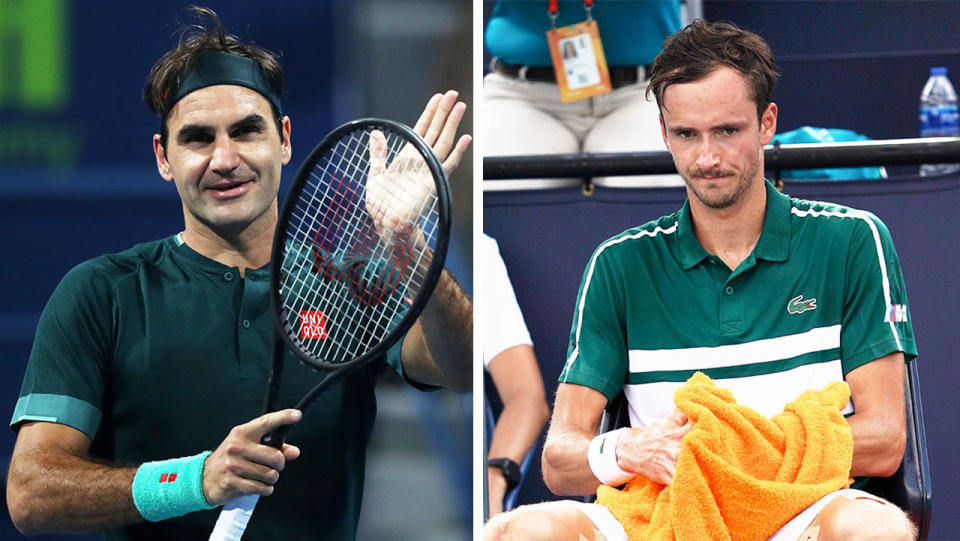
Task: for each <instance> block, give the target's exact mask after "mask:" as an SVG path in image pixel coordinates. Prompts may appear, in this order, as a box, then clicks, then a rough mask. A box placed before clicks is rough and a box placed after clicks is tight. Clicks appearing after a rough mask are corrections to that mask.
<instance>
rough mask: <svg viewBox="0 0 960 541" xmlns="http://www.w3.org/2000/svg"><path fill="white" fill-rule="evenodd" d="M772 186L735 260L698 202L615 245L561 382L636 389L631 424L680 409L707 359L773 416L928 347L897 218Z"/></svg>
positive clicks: (608, 391)
mask: <svg viewBox="0 0 960 541" xmlns="http://www.w3.org/2000/svg"><path fill="white" fill-rule="evenodd" d="M766 190H767V210H766V217H765V218H764V224H763V232H762V234H761V235H760V239H759V241H758V242H757V246H756V247H755V248H754V250H753V253H751V254H750V255H749V257H747V259H745V260H744V261H743V262H742V263H741V264H740V266H738V267H737V268H736V269H735V270H733V271H730V269H729V268H728V267H727V266H726V265H724V264H723V262H722V261H721V260H720V259H719V258H718V257H716V256H714V255H711V254H709V253H708V252H707V251H706V250H704V249H703V247H702V246H701V245H700V243H699V241H698V240H697V238H696V236H694V232H693V227H692V222H691V220H690V207H689V203H684V206H683V208H681V209H680V210H679V211H678V212H676V213H674V214H671V215H669V216H664V217H662V218H660V219H659V220H656V221H653V222H650V223H647V224H644V225H642V226H640V227H636V228H633V229H628V230H627V231H624V232H623V233H621V234H619V235H617V236H615V237H613V238H611V239H609V240H607V241H606V242H604V243H603V244H601V245H600V247H599V248H597V250H596V251H595V252H594V254H593V256H592V257H591V258H590V261H589V263H588V264H587V268H586V271H585V272H584V275H583V279H582V281H581V282H580V291H579V293H578V295H577V304H576V308H575V310H574V315H573V327H572V330H571V332H570V345H569V349H568V354H567V362H566V366H565V367H564V369H563V372H562V373H561V374H560V382H561V383H575V384H579V385H585V386H588V387H591V388H593V389H596V390H598V391H600V392H602V393H603V394H604V395H606V396H607V398H608V399H611V398H613V397H614V396H615V395H616V394H617V393H618V392H620V390H621V389H624V391H625V393H626V395H627V398H628V401H629V403H630V418H631V423H632V424H633V425H634V426H643V425H646V424H649V423H651V422H653V421H654V420H656V419H658V418H660V417H662V416H664V415H666V414H667V413H668V412H669V411H671V410H672V409H673V408H674V405H673V393H674V391H675V390H676V389H677V387H679V386H680V385H682V384H683V382H685V381H686V380H687V378H689V377H690V376H691V375H692V374H693V373H694V372H695V371H697V370H701V371H703V372H705V373H706V374H707V375H708V376H710V377H711V378H713V379H714V380H716V381H717V384H718V385H720V386H722V387H727V388H729V389H730V390H732V391H733V393H734V396H735V397H736V398H737V400H738V402H739V403H741V404H743V405H746V406H749V407H751V408H753V409H754V410H756V411H758V412H760V413H761V414H763V415H765V416H768V417H769V416H772V415H774V414H776V413H779V412H780V411H782V409H783V406H784V405H785V404H787V403H788V402H790V401H792V400H793V399H795V398H796V397H797V396H799V395H800V393H801V392H803V391H804V390H807V389H819V388H821V387H822V386H824V385H826V384H827V383H828V382H830V381H838V380H842V379H843V377H844V376H845V374H847V373H848V372H850V371H851V370H853V369H854V368H857V367H858V366H861V365H863V364H865V363H868V362H870V361H872V360H874V359H877V358H879V357H882V356H884V355H887V354H889V353H892V352H895V351H902V352H904V353H905V354H906V357H907V359H908V360H909V359H911V358H913V357H915V356H916V354H917V350H916V344H915V342H914V337H913V329H912V328H911V326H910V321H909V310H908V308H907V297H906V292H905V290H904V286H903V277H902V275H901V271H900V264H899V261H898V260H897V255H896V252H895V251H894V247H893V241H892V240H891V238H890V232H889V231H888V230H887V228H886V226H885V225H884V224H883V222H881V221H880V220H879V219H878V218H877V217H876V216H874V215H872V214H870V213H869V212H864V211H860V210H855V209H851V208H847V207H843V206H839V205H834V204H829V203H821V202H812V201H803V200H799V199H792V198H789V197H787V196H785V195H783V194H780V193H779V192H777V190H776V189H775V188H774V187H773V186H772V185H771V184H770V183H766ZM852 406H853V405H852V404H851V405H848V407H847V409H846V410H845V413H851V412H852V411H853V409H852Z"/></svg>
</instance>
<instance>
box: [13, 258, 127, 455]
mask: <svg viewBox="0 0 960 541" xmlns="http://www.w3.org/2000/svg"><path fill="white" fill-rule="evenodd" d="M113 295H114V293H113V288H112V287H111V286H110V283H109V280H108V279H107V277H106V276H105V274H104V273H102V272H100V271H99V270H98V267H97V266H96V265H94V264H92V263H90V262H88V263H84V264H82V265H80V266H78V267H76V268H74V269H73V270H71V271H70V272H69V273H67V275H66V276H65V277H64V278H63V280H62V281H61V282H60V284H59V285H58V286H57V288H56V289H55V290H54V292H53V295H51V297H50V300H49V301H48V302H47V305H46V307H45V308H44V309H43V312H42V313H41V315H40V320H39V322H38V324H37V332H36V336H35V338H34V342H33V348H32V349H31V352H30V359H29V361H28V364H27V370H26V374H25V376H24V380H23V385H22V387H21V390H20V397H19V399H18V400H17V404H16V406H15V409H14V413H13V418H12V419H11V421H10V426H11V428H13V429H14V430H17V428H18V426H19V424H20V423H23V422H27V421H47V422H54V423H60V424H65V425H68V426H71V427H73V428H76V429H77V430H80V431H81V432H83V433H84V434H86V435H87V436H88V437H90V439H91V440H92V439H93V437H94V435H95V434H96V432H97V428H98V427H99V425H100V418H101V414H102V403H103V393H104V378H103V373H104V372H103V367H104V366H106V365H107V363H108V362H109V359H110V357H111V354H112V350H113V347H112V343H113V335H114V327H115V326H114V317H113V306H114V303H113Z"/></svg>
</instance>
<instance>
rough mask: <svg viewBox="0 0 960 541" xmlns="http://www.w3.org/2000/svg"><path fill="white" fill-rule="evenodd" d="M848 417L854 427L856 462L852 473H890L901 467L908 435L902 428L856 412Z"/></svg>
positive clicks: (854, 456) (870, 474)
mask: <svg viewBox="0 0 960 541" xmlns="http://www.w3.org/2000/svg"><path fill="white" fill-rule="evenodd" d="M847 421H848V422H849V423H850V429H851V430H852V431H853V464H852V465H851V467H850V475H851V476H854V477H887V476H890V475H893V474H894V473H895V472H896V471H897V468H898V467H900V461H901V460H902V459H903V450H904V447H905V446H906V435H905V432H904V431H903V430H901V431H896V430H890V429H889V428H887V426H886V425H884V424H882V423H879V422H875V421H873V420H871V419H864V418H862V417H861V418H858V417H857V415H856V414H854V415H852V416H850V418H849V419H847Z"/></svg>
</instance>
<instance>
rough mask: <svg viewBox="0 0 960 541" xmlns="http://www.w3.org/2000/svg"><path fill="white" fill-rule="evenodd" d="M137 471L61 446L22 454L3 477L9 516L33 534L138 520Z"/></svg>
mask: <svg viewBox="0 0 960 541" xmlns="http://www.w3.org/2000/svg"><path fill="white" fill-rule="evenodd" d="M136 472H137V469H136V468H118V467H110V466H105V465H101V464H96V463H93V462H89V461H87V460H84V459H81V458H78V457H75V456H72V455H70V454H68V453H64V452H62V451H36V452H32V453H30V454H29V455H23V454H21V455H20V456H19V457H17V459H16V460H14V461H12V462H11V464H10V472H9V475H8V480H7V507H8V508H9V511H10V517H11V518H12V519H13V522H14V525H15V526H16V527H17V529H18V530H20V531H21V532H22V533H24V534H31V535H35V534H42V533H87V532H96V531H103V530H109V529H113V528H118V527H121V526H125V525H127V524H132V523H135V522H139V521H142V520H143V517H141V516H140V513H139V512H138V511H137V508H136V506H135V505H134V503H133V493H132V488H131V487H132V484H133V478H134V475H136Z"/></svg>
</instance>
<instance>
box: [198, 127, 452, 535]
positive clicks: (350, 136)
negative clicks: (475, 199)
mask: <svg viewBox="0 0 960 541" xmlns="http://www.w3.org/2000/svg"><path fill="white" fill-rule="evenodd" d="M449 230H450V198H449V188H448V186H447V179H446V175H445V174H444V172H443V168H442V167H441V164H440V162H439V160H438V159H437V157H436V155H435V154H434V153H433V151H432V150H431V148H430V147H429V145H427V143H426V142H424V141H423V140H422V139H421V138H420V137H419V136H418V135H417V134H416V133H415V132H414V131H413V130H411V129H410V128H408V127H407V126H404V125H402V124H399V123H396V122H392V121H389V120H381V119H364V120H357V121H353V122H349V123H347V124H344V125H343V126H340V127H339V128H337V129H335V130H334V131H333V132H331V133H330V134H329V135H327V136H326V137H325V138H324V139H323V141H321V142H320V144H319V145H317V147H316V148H315V149H314V150H313V151H312V152H311V153H310V155H309V156H308V157H307V159H306V161H305V162H304V163H303V165H302V166H301V168H300V171H299V172H298V173H297V176H296V178H294V180H293V184H292V185H291V187H290V191H289V193H288V194H287V196H286V199H285V201H284V204H283V208H282V209H281V211H280V215H279V218H278V220H277V229H276V233H275V235H274V240H273V252H272V257H271V276H270V280H271V284H270V285H271V287H270V289H271V297H272V302H273V307H274V316H275V323H276V325H275V327H276V332H275V337H274V349H273V366H272V369H271V372H270V375H269V379H268V383H267V397H266V400H265V404H264V413H267V412H270V411H275V410H277V409H279V408H278V405H277V403H276V402H277V396H278V394H279V389H280V381H281V376H282V371H283V358H284V350H285V349H286V348H289V349H291V350H292V351H293V352H295V353H296V354H297V356H298V357H299V358H300V359H301V360H302V361H303V362H304V363H306V364H307V365H309V366H312V367H315V368H319V369H322V370H325V371H328V372H329V374H328V375H327V376H326V377H325V378H324V379H323V380H322V381H321V382H320V383H318V384H317V385H316V386H315V387H314V388H313V389H312V390H311V391H310V392H309V393H307V395H306V396H304V397H303V399H302V400H301V401H300V403H298V404H297V405H296V406H295V407H296V408H297V409H300V410H304V409H306V408H307V407H308V406H309V405H310V404H311V403H312V402H313V400H314V399H315V398H316V397H317V396H318V395H319V394H320V393H322V392H323V391H324V390H325V389H327V388H329V387H330V386H331V384H332V383H333V382H335V381H336V380H338V379H339V378H341V377H343V376H345V375H347V374H349V373H351V372H353V371H354V370H357V369H358V368H360V367H361V366H363V365H365V364H366V363H368V362H370V361H372V360H374V359H379V358H380V357H381V356H382V355H383V354H384V353H385V352H386V351H387V349H388V348H389V347H390V346H391V345H393V344H394V343H396V341H397V340H399V339H400V338H401V337H402V336H403V335H404V333H405V332H406V331H407V330H408V329H409V328H410V326H411V325H412V324H413V323H414V321H415V320H416V318H417V316H418V315H419V314H420V312H421V310H423V307H424V306H425V305H426V304H427V300H428V298H429V297H430V294H431V292H432V291H433V288H434V286H435V285H436V283H437V280H438V279H439V277H440V273H441V272H442V270H443V261H444V257H445V256H446V252H447V242H448V239H449ZM289 429H290V426H289V425H285V426H282V427H279V428H278V429H276V430H275V431H274V432H272V433H270V434H267V435H266V436H265V437H264V438H263V443H265V444H269V445H272V446H274V447H276V448H278V449H279V448H280V447H281V446H282V444H283V441H284V438H285V436H286V433H287V432H288V431H289ZM258 499H259V496H257V495H250V496H243V497H241V498H237V499H236V500H234V501H232V502H229V503H227V504H226V505H224V507H223V510H222V511H221V513H220V517H219V519H218V520H217V523H216V525H215V527H214V530H213V533H212V534H211V536H210V539H211V540H216V541H226V540H238V539H240V538H241V536H242V535H243V532H244V530H245V529H246V526H247V522H248V521H249V519H250V515H251V514H252V513H253V509H254V507H255V506H256V504H257V500H258Z"/></svg>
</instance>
